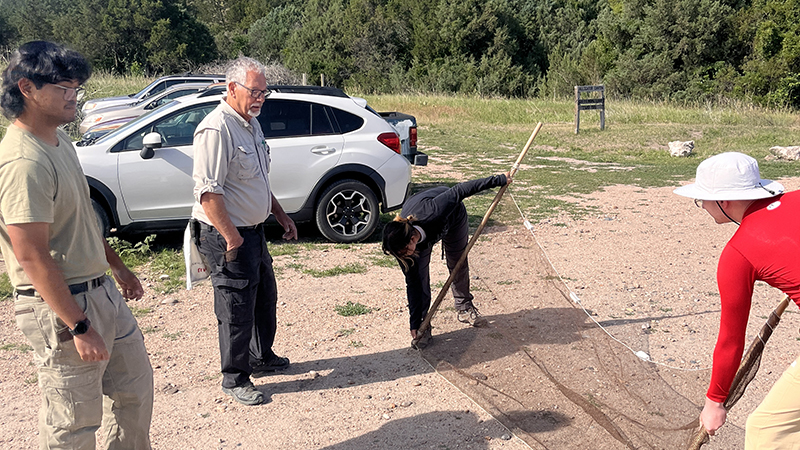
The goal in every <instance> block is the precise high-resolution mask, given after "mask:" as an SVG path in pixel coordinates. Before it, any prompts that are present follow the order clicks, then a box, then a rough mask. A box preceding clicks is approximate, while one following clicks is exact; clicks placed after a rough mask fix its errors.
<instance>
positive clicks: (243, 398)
mask: <svg viewBox="0 0 800 450" xmlns="http://www.w3.org/2000/svg"><path fill="white" fill-rule="evenodd" d="M222 392H224V393H226V394H228V395H230V396H231V397H233V399H234V400H236V401H237V402H239V403H242V404H244V405H248V406H254V405H260V404H262V403H264V394H262V393H261V391H259V390H258V389H256V387H255V386H253V382H252V381H250V380H248V381H246V382H245V383H244V384H241V385H239V386H235V387H232V388H226V387H224V386H223V387H222Z"/></svg>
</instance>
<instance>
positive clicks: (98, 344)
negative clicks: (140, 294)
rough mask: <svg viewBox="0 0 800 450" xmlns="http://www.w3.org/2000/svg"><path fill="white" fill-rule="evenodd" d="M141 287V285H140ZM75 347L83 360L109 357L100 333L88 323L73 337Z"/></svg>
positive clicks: (97, 359) (101, 359) (102, 359)
mask: <svg viewBox="0 0 800 450" xmlns="http://www.w3.org/2000/svg"><path fill="white" fill-rule="evenodd" d="M140 287H141V286H140ZM73 340H74V341H75V349H77V350H78V354H79V355H80V356H81V359H82V360H84V361H105V360H107V359H108V358H109V356H108V349H107V348H106V343H105V342H103V338H102V337H101V336H100V334H99V333H98V332H97V331H96V330H95V329H94V327H92V326H91V325H89V330H88V331H87V332H86V333H83V334H79V335H77V336H74V337H73Z"/></svg>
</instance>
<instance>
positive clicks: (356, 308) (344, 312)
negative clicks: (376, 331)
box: [334, 301, 373, 317]
mask: <svg viewBox="0 0 800 450" xmlns="http://www.w3.org/2000/svg"><path fill="white" fill-rule="evenodd" d="M334 311H336V313H337V314H339V315H340V316H344V317H350V316H362V315H364V314H369V313H371V312H372V311H373V309H372V308H369V307H367V306H364V305H362V304H361V303H353V302H351V301H348V302H347V303H345V304H344V305H336V306H335V307H334Z"/></svg>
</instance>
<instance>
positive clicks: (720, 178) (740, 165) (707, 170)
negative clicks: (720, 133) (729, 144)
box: [673, 152, 783, 200]
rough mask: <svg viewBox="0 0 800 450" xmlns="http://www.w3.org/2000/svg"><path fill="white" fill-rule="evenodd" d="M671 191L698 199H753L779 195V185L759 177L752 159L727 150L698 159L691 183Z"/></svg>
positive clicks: (780, 186) (781, 191)
mask: <svg viewBox="0 0 800 450" xmlns="http://www.w3.org/2000/svg"><path fill="white" fill-rule="evenodd" d="M673 192H675V193H676V194H678V195H682V196H684V197H689V198H694V199H698V200H757V199H760V198H769V197H774V196H776V195H779V194H783V186H782V185H781V184H780V183H778V182H776V181H771V180H762V179H761V175H760V174H759V172H758V161H756V160H755V159H753V158H751V157H750V156H747V155H745V154H743V153H737V152H728V153H720V154H719V155H715V156H712V157H710V158H708V159H706V160H705V161H703V162H701V163H700V165H699V166H697V176H696V178H695V182H694V183H692V184H687V185H686V186H681V187H679V188H677V189H675V190H674V191H673Z"/></svg>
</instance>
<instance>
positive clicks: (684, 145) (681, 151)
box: [668, 141, 694, 157]
mask: <svg viewBox="0 0 800 450" xmlns="http://www.w3.org/2000/svg"><path fill="white" fill-rule="evenodd" d="M668 145H669V154H670V156H678V157H685V156H689V155H691V154H692V150H694V141H672V142H670V143H669V144H668Z"/></svg>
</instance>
